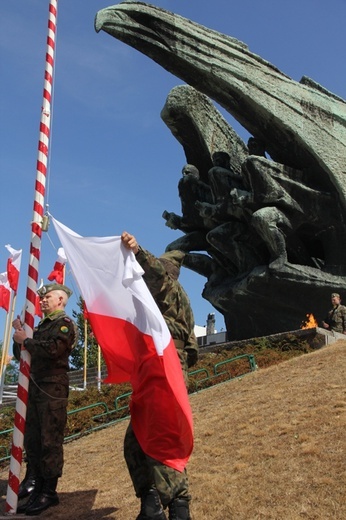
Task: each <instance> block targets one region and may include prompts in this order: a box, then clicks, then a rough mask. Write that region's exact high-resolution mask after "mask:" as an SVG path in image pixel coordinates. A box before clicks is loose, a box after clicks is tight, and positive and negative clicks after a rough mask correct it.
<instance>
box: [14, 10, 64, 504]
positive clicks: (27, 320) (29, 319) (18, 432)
mask: <svg viewBox="0 0 346 520" xmlns="http://www.w3.org/2000/svg"><path fill="white" fill-rule="evenodd" d="M57 9H58V1H57V0H50V3H49V17H48V34H47V47H46V65H45V76H44V88H43V105H42V111H41V120H40V135H39V143H38V156H37V165H36V183H35V198H34V206H33V219H32V228H31V243H30V258H29V269H28V282H27V289H26V305H25V317H24V328H25V331H26V334H27V336H29V337H32V335H33V329H34V320H35V302H36V289H37V281H38V266H39V260H40V253H41V236H42V219H43V214H44V196H45V190H46V176H47V163H48V149H49V137H50V124H51V100H52V90H53V71H54V52H55V35H56V18H57ZM30 361H31V359H30V354H29V352H28V351H27V350H25V349H24V348H22V351H21V360H20V370H19V380H18V391H17V403H16V412H15V419H14V431H13V440H12V451H11V461H10V471H9V480H8V487H7V497H6V507H5V510H6V513H7V514H14V513H15V512H16V510H17V504H18V489H19V476H20V467H21V463H22V455H23V444H24V429H25V419H26V409H27V402H28V388H29V372H30Z"/></svg>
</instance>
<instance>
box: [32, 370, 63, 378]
mask: <svg viewBox="0 0 346 520" xmlns="http://www.w3.org/2000/svg"><path fill="white" fill-rule="evenodd" d="M61 374H67V370H66V368H53V369H52V370H45V371H44V372H31V375H32V377H33V378H34V379H43V378H44V377H51V376H59V375H61Z"/></svg>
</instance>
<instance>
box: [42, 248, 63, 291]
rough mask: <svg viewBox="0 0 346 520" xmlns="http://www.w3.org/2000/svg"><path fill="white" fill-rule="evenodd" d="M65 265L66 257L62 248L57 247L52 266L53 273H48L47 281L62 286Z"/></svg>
mask: <svg viewBox="0 0 346 520" xmlns="http://www.w3.org/2000/svg"><path fill="white" fill-rule="evenodd" d="M65 264H66V255H65V251H64V248H63V247H59V249H58V258H57V260H56V262H55V264H54V267H53V271H51V272H50V273H49V275H48V276H47V278H48V280H50V281H51V282H52V281H53V280H55V281H56V283H60V284H64V282H65Z"/></svg>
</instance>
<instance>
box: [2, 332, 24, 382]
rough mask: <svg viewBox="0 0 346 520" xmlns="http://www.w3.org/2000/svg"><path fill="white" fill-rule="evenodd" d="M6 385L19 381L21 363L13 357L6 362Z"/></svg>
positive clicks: (9, 357) (8, 357)
mask: <svg viewBox="0 0 346 520" xmlns="http://www.w3.org/2000/svg"><path fill="white" fill-rule="evenodd" d="M2 347H3V344H2V341H0V359H2ZM5 366H6V369H5V381H4V382H5V385H10V384H16V383H17V381H18V373H19V362H18V361H17V360H16V359H15V358H14V357H12V356H7V359H6V360H5Z"/></svg>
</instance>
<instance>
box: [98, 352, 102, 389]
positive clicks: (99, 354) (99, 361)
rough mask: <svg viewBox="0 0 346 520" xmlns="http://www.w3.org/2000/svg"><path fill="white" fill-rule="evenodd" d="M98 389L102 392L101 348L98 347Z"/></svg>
mask: <svg viewBox="0 0 346 520" xmlns="http://www.w3.org/2000/svg"><path fill="white" fill-rule="evenodd" d="M97 389H98V391H100V390H101V348H100V345H97Z"/></svg>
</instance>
